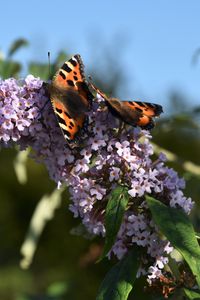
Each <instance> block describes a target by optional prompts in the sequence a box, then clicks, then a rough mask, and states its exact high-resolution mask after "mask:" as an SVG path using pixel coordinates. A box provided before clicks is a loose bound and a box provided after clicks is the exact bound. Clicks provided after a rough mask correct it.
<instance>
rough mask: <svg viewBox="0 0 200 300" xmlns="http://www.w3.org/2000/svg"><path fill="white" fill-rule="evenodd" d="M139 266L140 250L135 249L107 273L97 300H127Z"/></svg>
mask: <svg viewBox="0 0 200 300" xmlns="http://www.w3.org/2000/svg"><path fill="white" fill-rule="evenodd" d="M139 265H140V248H137V247H135V248H134V249H133V250H131V251H129V253H128V254H127V255H126V256H125V257H124V258H123V259H122V260H121V261H119V262H118V263H117V264H116V265H115V266H114V267H113V268H112V269H111V270H110V271H109V272H108V273H107V275H106V277H105V278H104V280H103V282H102V284H101V286H100V288H99V291H98V294H97V298H96V300H126V299H127V298H128V295H129V293H130V291H131V290H132V288H133V284H134V282H135V279H136V274H137V271H138V268H139Z"/></svg>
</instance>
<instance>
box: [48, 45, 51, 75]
mask: <svg viewBox="0 0 200 300" xmlns="http://www.w3.org/2000/svg"><path fill="white" fill-rule="evenodd" d="M48 69H49V78H50V76H51V53H50V51H48Z"/></svg>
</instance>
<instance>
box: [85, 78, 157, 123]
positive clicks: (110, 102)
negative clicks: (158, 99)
mask: <svg viewBox="0 0 200 300" xmlns="http://www.w3.org/2000/svg"><path fill="white" fill-rule="evenodd" d="M89 84H90V86H91V88H93V89H94V90H95V91H96V92H97V93H98V94H99V95H100V96H101V97H103V98H104V99H105V101H106V104H107V106H108V109H109V111H110V112H111V113H112V114H113V115H114V116H116V117H117V118H119V119H121V120H122V121H123V122H125V123H127V124H129V125H132V126H140V127H141V128H142V129H152V128H153V127H154V120H153V118H154V117H158V116H159V115H160V114H161V113H162V112H163V109H162V106H161V105H159V104H154V103H148V102H139V101H121V100H119V99H117V98H109V97H107V96H106V94H105V93H104V92H102V91H101V90H100V89H99V88H97V87H96V86H95V85H94V84H93V83H92V82H91V81H90V82H89Z"/></svg>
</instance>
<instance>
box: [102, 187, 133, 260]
mask: <svg viewBox="0 0 200 300" xmlns="http://www.w3.org/2000/svg"><path fill="white" fill-rule="evenodd" d="M128 199H129V195H128V189H127V188H125V187H123V186H118V187H117V188H116V189H115V190H113V191H112V192H111V194H110V198H109V200H108V204H107V206H106V213H105V228H106V237H105V245H104V249H103V253H102V255H101V257H100V260H101V259H103V258H104V257H105V256H106V254H107V253H108V252H109V250H110V249H111V247H112V246H113V244H114V242H115V240H116V237H117V233H118V231H119V228H120V226H121V223H122V220H123V216H124V212H125V210H126V206H127V204H128Z"/></svg>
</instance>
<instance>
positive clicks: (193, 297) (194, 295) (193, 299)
mask: <svg viewBox="0 0 200 300" xmlns="http://www.w3.org/2000/svg"><path fill="white" fill-rule="evenodd" d="M183 290H184V293H185V295H186V296H187V298H188V299H190V300H199V299H200V292H196V291H192V290H188V289H183Z"/></svg>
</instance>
